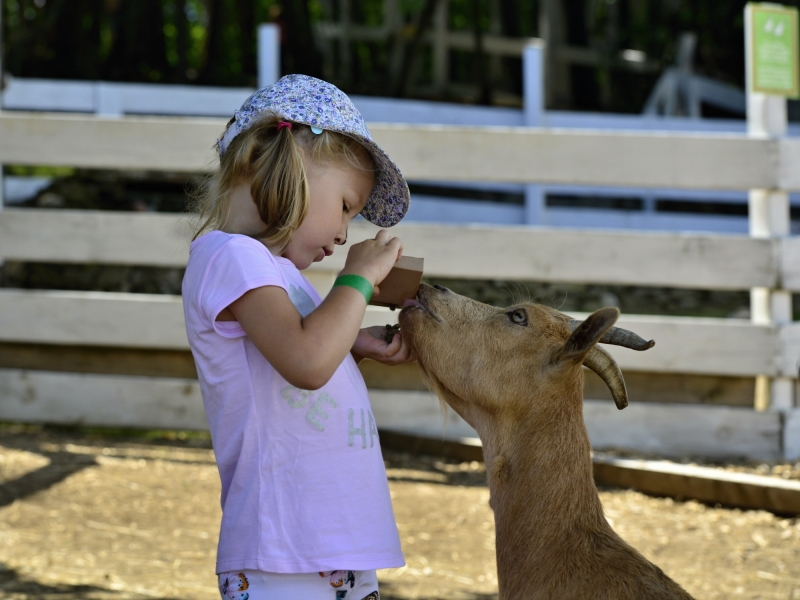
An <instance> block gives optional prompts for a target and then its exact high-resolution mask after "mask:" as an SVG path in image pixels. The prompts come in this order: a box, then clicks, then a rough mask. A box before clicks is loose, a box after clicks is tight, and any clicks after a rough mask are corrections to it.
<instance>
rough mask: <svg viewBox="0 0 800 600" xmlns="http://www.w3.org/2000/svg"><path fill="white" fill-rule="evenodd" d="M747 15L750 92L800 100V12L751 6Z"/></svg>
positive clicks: (791, 9)
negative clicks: (799, 72) (799, 70)
mask: <svg viewBox="0 0 800 600" xmlns="http://www.w3.org/2000/svg"><path fill="white" fill-rule="evenodd" d="M745 11H746V12H745V14H746V20H747V25H748V27H747V29H748V38H749V39H748V47H749V54H750V55H749V56H748V61H750V69H751V70H750V88H751V91H753V92H760V93H763V94H773V95H777V96H788V97H790V98H797V97H800V77H798V47H799V46H798V44H800V40H798V28H797V9H796V8H791V7H785V6H781V5H779V4H777V5H776V4H754V3H749V4H748V5H747V8H746V9H745Z"/></svg>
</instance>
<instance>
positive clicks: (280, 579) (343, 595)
mask: <svg viewBox="0 0 800 600" xmlns="http://www.w3.org/2000/svg"><path fill="white" fill-rule="evenodd" d="M218 581H219V593H220V595H221V596H222V600H267V599H269V600H300V599H302V600H340V599H342V600H380V597H381V596H380V594H379V593H378V576H377V574H376V573H375V571H374V570H372V571H324V572H320V573H267V572H266V571H251V570H243V571H228V572H226V573H220V574H219V576H218Z"/></svg>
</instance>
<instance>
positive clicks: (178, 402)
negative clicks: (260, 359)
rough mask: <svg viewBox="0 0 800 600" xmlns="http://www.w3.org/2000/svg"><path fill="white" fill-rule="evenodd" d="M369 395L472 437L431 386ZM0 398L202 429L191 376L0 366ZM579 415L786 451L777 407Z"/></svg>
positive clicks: (640, 446)
mask: <svg viewBox="0 0 800 600" xmlns="http://www.w3.org/2000/svg"><path fill="white" fill-rule="evenodd" d="M370 397H371V399H372V406H373V412H374V414H375V419H376V422H377V423H378V426H379V427H380V428H382V429H385V430H391V431H398V432H401V433H409V434H414V435H424V436H429V437H434V438H440V439H445V438H448V439H452V438H475V437H477V435H476V434H475V432H474V430H473V429H472V428H471V427H470V426H469V425H468V424H467V423H465V422H464V421H463V420H462V419H461V418H460V417H458V415H456V414H455V413H453V412H452V410H450V409H449V408H448V409H447V411H446V412H445V413H443V412H442V407H441V405H440V403H439V401H438V399H436V398H435V397H434V396H432V395H431V394H429V393H426V392H397V391H383V390H372V391H371V392H370ZM0 398H2V399H3V401H2V402H0V420H6V421H21V422H47V423H69V424H86V425H98V426H101V425H102V426H112V427H148V428H149V427H154V428H165V429H175V428H177V429H202V428H204V427H205V424H204V415H203V408H202V403H201V400H200V393H199V384H198V383H197V382H196V381H195V380H190V379H177V378H152V377H131V376H112V375H94V374H91V375H90V374H80V373H52V372H42V371H25V370H16V369H0ZM584 414H585V420H586V425H587V429H588V431H589V436H590V439H591V441H592V445H593V446H594V447H595V448H597V449H603V448H617V449H620V448H621V449H628V450H635V451H639V452H650V453H655V454H659V455H662V456H687V455H691V456H706V457H715V458H732V457H747V458H751V459H760V460H775V459H778V458H780V457H781V456H782V451H781V445H782V440H781V437H782V431H781V418H780V415H779V414H777V413H757V412H755V411H752V410H746V409H736V408H728V407H718V406H717V407H708V406H679V405H666V406H665V405H657V404H648V405H631V406H629V407H628V408H627V409H625V410H624V411H617V410H616V408H615V407H614V405H613V403H611V402H603V401H586V402H585V408H584ZM444 415H446V417H445V416H444ZM445 418H446V420H445Z"/></svg>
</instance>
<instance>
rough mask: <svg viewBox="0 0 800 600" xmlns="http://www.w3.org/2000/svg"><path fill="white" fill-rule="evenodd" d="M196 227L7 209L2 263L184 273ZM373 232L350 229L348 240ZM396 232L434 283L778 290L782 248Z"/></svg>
mask: <svg viewBox="0 0 800 600" xmlns="http://www.w3.org/2000/svg"><path fill="white" fill-rule="evenodd" d="M191 230H192V224H191V218H190V217H189V216H187V215H175V214H152V213H149V214H148V213H117V212H105V211H82V210H81V211H78V210H32V209H20V208H17V209H6V210H4V211H3V212H2V213H0V257H3V258H5V259H7V260H22V261H24V260H29V261H44V262H47V261H56V262H77V263H80V262H91V263H99V264H122V265H129V264H138V265H153V266H165V267H166V266H176V267H180V266H185V264H186V261H187V260H188V244H189V240H190V239H191ZM377 231H378V228H376V227H374V226H372V225H368V224H364V223H354V224H353V225H351V227H350V232H349V236H348V243H350V244H353V243H357V242H360V241H363V240H364V239H367V238H370V237H374V236H375V234H376V233H377ZM392 233H393V234H395V235H398V236H399V237H401V239H402V240H403V243H404V246H405V250H406V253H407V254H410V255H414V256H424V257H425V259H426V260H425V268H426V274H427V275H428V276H433V277H453V278H458V277H464V278H476V279H479V278H485V279H510V280H531V281H549V282H553V283H555V282H582V283H607V284H617V285H657V286H669V287H685V288H697V289H725V290H740V289H741V290H744V289H750V288H752V287H775V286H776V285H777V283H778V260H777V258H776V257H775V254H776V250H775V244H776V243H777V242H775V241H773V240H768V239H752V238H748V237H746V236H734V235H710V234H709V235H688V234H681V233H632V232H624V233H623V232H618V231H615V232H603V231H576V230H563V229H544V228H531V227H485V226H482V227H479V226H441V225H421V224H403V225H398V226H397V227H395V228H393V229H392ZM348 248H349V246H346V247H344V248H337V249H336V252H335V253H334V255H333V256H331V257H330V258H328V259H326V260H325V261H323V262H321V263H315V264H314V265H312V267H311V269H310V270H309V273H315V272H327V273H329V274H330V273H335V272H338V271H339V270H341V269H342V268H343V267H344V261H345V258H346V256H347V250H348ZM798 282H800V278H798Z"/></svg>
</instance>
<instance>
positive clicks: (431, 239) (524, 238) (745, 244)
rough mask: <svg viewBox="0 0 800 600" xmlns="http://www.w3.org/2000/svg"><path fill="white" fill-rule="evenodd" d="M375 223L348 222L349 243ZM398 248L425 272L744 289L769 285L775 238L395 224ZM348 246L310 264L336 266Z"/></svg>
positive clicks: (368, 233) (774, 271)
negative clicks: (422, 259) (422, 264)
mask: <svg viewBox="0 0 800 600" xmlns="http://www.w3.org/2000/svg"><path fill="white" fill-rule="evenodd" d="M377 231H378V228H377V227H375V226H372V225H369V224H366V223H354V224H352V225H351V226H350V231H349V235H348V244H354V243H358V242H360V241H363V240H365V239H367V238H371V237H374V236H375V234H376V233H377ZM391 233H392V234H393V235H396V236H398V237H400V238H401V239H402V240H403V246H404V249H405V250H404V251H405V252H406V253H407V254H410V255H412V256H423V257H425V274H426V275H427V276H429V277H452V278H466V279H493V280H494V279H501V280H502V279H509V280H529V281H548V282H553V283H555V282H579V283H607V284H612V283H613V284H618V285H642V286H648V285H654V286H665V287H679V288H694V289H720V290H744V289H749V288H751V287H775V286H776V285H777V282H778V260H777V258H776V251H775V243H776V242H774V241H773V240H768V239H752V238H749V237H746V236H739V235H719V234H706V235H690V234H683V233H655V232H648V233H633V232H622V231H613V232H608V231H591V230H583V231H580V230H563V229H546V228H538V227H486V226H469V225H462V226H441V225H438V226H437V225H425V224H416V223H413V224H412V223H408V224H400V225H397V226H396V227H393V228H392V229H391ZM346 249H347V247H345V248H344V251H343V250H340V249H337V251H336V253H334V255H333V256H331V257H330V258H328V259H326V260H325V261H324V262H322V263H315V264H314V265H312V266H311V269H312V270H314V269H318V270H325V269H329V270H337V271H338V270H341V269H342V268H343V267H344V259H345V257H346V255H347V252H346Z"/></svg>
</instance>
